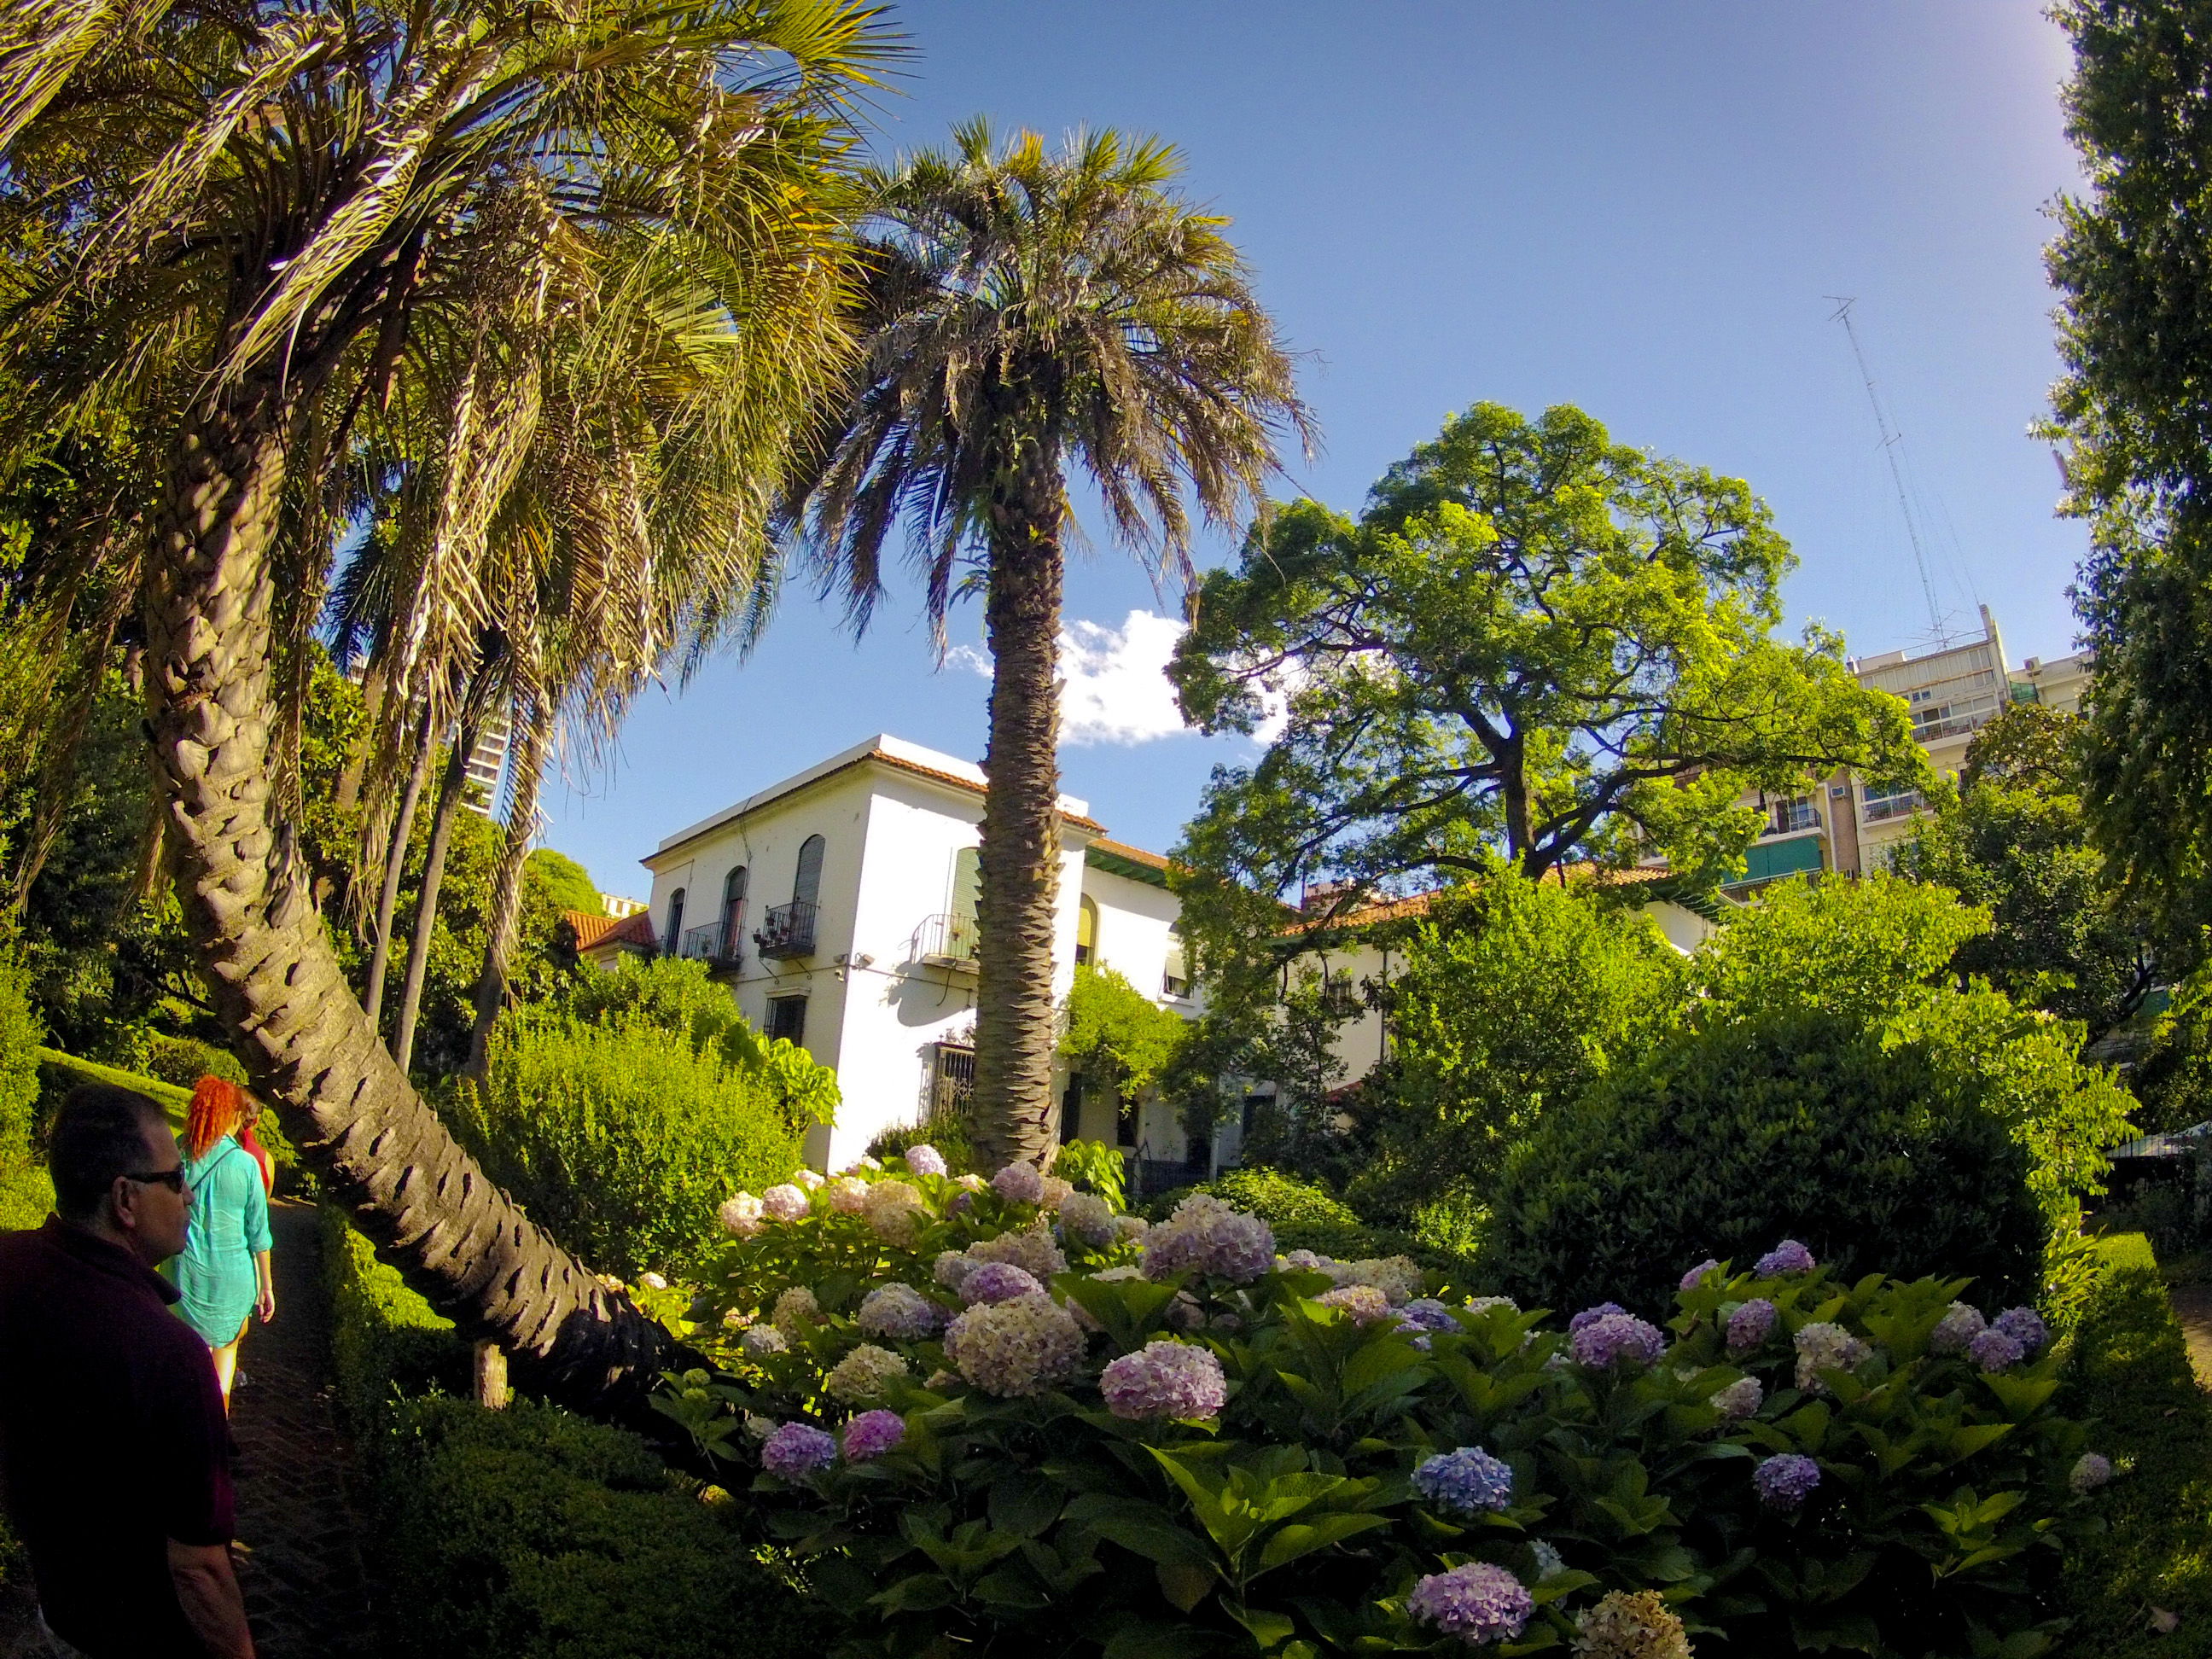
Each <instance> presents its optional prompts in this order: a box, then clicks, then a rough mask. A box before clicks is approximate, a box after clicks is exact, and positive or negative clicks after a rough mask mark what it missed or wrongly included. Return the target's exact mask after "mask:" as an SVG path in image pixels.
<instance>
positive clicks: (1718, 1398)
mask: <svg viewBox="0 0 2212 1659" xmlns="http://www.w3.org/2000/svg"><path fill="white" fill-rule="evenodd" d="M1765 1401H1766V1390H1765V1389H1762V1388H1761V1387H1759V1379H1758V1378H1757V1377H1755V1376H1739V1377H1738V1378H1736V1380H1735V1382H1733V1383H1729V1385H1728V1387H1726V1388H1725V1389H1722V1390H1721V1391H1720V1392H1719V1393H1718V1394H1716V1395H1714V1396H1713V1407H1714V1409H1715V1410H1717V1412H1719V1413H1720V1414H1721V1416H1722V1417H1723V1419H1725V1420H1727V1421H1729V1422H1731V1423H1734V1422H1740V1421H1741V1420H1742V1419H1745V1418H1747V1417H1750V1416H1753V1415H1755V1414H1756V1413H1757V1412H1758V1410H1759V1407H1760V1406H1762V1405H1764V1404H1765Z"/></svg>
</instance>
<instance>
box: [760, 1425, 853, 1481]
mask: <svg viewBox="0 0 2212 1659" xmlns="http://www.w3.org/2000/svg"><path fill="white" fill-rule="evenodd" d="M836 1461H837V1443H836V1441H835V1440H833V1439H832V1438H830V1437H829V1436H828V1435H826V1434H824V1433H823V1432H822V1431H821V1430H819V1429H817V1428H810V1427H809V1426H808V1425H805V1424H804V1423H784V1424H780V1425H777V1428H776V1431H775V1433H774V1434H771V1435H770V1436H769V1437H768V1440H767V1442H766V1443H765V1444H763V1446H762V1447H761V1467H762V1468H764V1469H766V1470H767V1471H768V1472H769V1474H774V1475H780V1476H781V1477H782V1478H783V1479H784V1480H805V1478H806V1477H807V1476H808V1475H810V1474H815V1473H817V1471H819V1470H822V1469H826V1468H829V1466H830V1465H831V1464H832V1463H834V1462H836Z"/></svg>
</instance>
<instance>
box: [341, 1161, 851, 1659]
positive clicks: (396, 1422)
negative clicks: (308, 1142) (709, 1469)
mask: <svg viewBox="0 0 2212 1659" xmlns="http://www.w3.org/2000/svg"><path fill="white" fill-rule="evenodd" d="M323 1228H324V1231H323V1241H324V1252H323V1271H324V1278H325V1284H326V1285H327V1287H328V1289H329V1291H330V1293H331V1361H332V1365H333V1369H334V1370H336V1372H337V1384H338V1387H337V1395H338V1403H339V1407H340V1409H341V1411H342V1412H343V1415H344V1417H345V1419H346V1421H347V1423H348V1425H349V1427H350V1428H351V1429H352V1430H353V1431H354V1432H355V1434H356V1436H357V1437H358V1438H359V1440H360V1442H361V1444H362V1450H363V1452H364V1454H365V1458H364V1461H365V1462H366V1463H367V1465H368V1474H369V1502H370V1504H371V1507H372V1509H373V1511H374V1513H373V1515H372V1516H371V1517H370V1518H371V1520H372V1523H373V1524H372V1526H371V1528H370V1530H369V1543H370V1549H371V1559H372V1561H373V1563H374V1565H375V1567H376V1568H377V1570H378V1571H379V1572H380V1574H381V1576H382V1577H384V1579H385V1581H386V1583H389V1584H390V1585H392V1586H393V1587H394V1589H395V1590H396V1591H397V1592H398V1593H397V1594H395V1595H392V1597H391V1600H390V1608H389V1613H388V1614H387V1615H386V1617H387V1620H388V1623H387V1627H386V1632H385V1638H384V1643H383V1645H382V1647H381V1649H380V1650H381V1651H383V1652H385V1653H387V1654H389V1655H392V1656H393V1659H802V1656H805V1659H812V1656H815V1655H818V1654H819V1653H820V1652H821V1651H822V1650H823V1646H824V1645H825V1643H824V1637H825V1634H826V1632H827V1630H828V1621H827V1620H825V1619H824V1618H823V1615H822V1613H820V1611H819V1609H818V1608H817V1607H814V1606H813V1605H812V1604H811V1603H809V1602H808V1601H805V1599H804V1598H803V1597H802V1596H801V1595H799V1594H798V1593H797V1592H796V1591H794V1590H793V1589H791V1588H789V1587H788V1586H787V1585H786V1584H784V1583H780V1582H779V1581H778V1580H777V1579H776V1577H775V1576H774V1575H773V1574H771V1573H770V1571H769V1570H768V1569H767V1568H766V1567H765V1566H763V1565H761V1563H760V1562H759V1561H758V1560H757V1559H755V1556H754V1555H753V1553H752V1551H751V1549H750V1547H749V1546H748V1545H747V1544H746V1543H745V1541H744V1539H743V1538H742V1537H740V1536H739V1535H738V1532H737V1530H736V1528H735V1527H734V1525H733V1524H732V1518H731V1517H730V1516H729V1513H728V1512H729V1510H731V1509H732V1507H733V1506H732V1505H731V1504H730V1503H729V1500H728V1499H727V1498H726V1495H725V1494H721V1493H720V1492H716V1491H715V1490H714V1489H713V1488H704V1489H702V1488H701V1487H699V1486H696V1484H694V1483H693V1482H691V1481H690V1480H685V1479H684V1478H683V1477H681V1476H679V1475H678V1474H674V1473H672V1472H671V1470H670V1469H669V1468H667V1466H666V1465H665V1464H664V1463H663V1462H661V1461H660V1459H659V1457H658V1456H656V1455H654V1453H653V1450H652V1449H650V1448H649V1447H648V1446H647V1443H645V1441H644V1440H642V1439H641V1438H640V1437H638V1436H636V1435H634V1434H629V1433H625V1432H623V1431H620V1430H617V1429H610V1428H606V1427H605V1426H603V1425H599V1424H597V1423H592V1422H591V1421H589V1420H587V1419H584V1418H580V1417H577V1416H575V1415H574V1414H572V1413H568V1412H565V1411H562V1410H560V1409H559V1408H557V1407H552V1406H547V1405H544V1404H541V1403H539V1402H538V1401H532V1400H529V1399H526V1398H523V1397H520V1396H518V1397H517V1398H516V1399H515V1400H514V1401H513V1403H512V1404H510V1405H509V1406H508V1407H507V1409H506V1410H505V1411H500V1412H490V1411H486V1410H484V1409H483V1407H480V1406H478V1405H477V1404H475V1403H474V1401H469V1400H465V1399H457V1398H452V1397H449V1396H445V1395H437V1394H432V1395H428V1397H422V1396H420V1395H415V1391H416V1390H420V1389H441V1388H452V1389H459V1388H462V1387H465V1384H466V1383H467V1380H468V1374H469V1349H468V1345H467V1344H466V1343H465V1341H463V1340H462V1339H461V1338H460V1337H459V1334H457V1333H456V1332H455V1330H454V1328H453V1323H452V1322H450V1321H448V1320H446V1319H443V1318H441V1317H440V1316H439V1315H438V1314H437V1313H436V1312H435V1310H433V1309H432V1308H431V1307H430V1304H428V1303H427V1302H425V1301H424V1300H423V1299H422V1297H419V1296H417V1295H416V1293H415V1292H414V1291H410V1290H409V1289H408V1288H407V1286H406V1285H405V1283H404V1281H403V1280H402V1279H400V1277H399V1275H398V1273H397V1272H395V1271H394V1270H393V1269H392V1268H391V1267H387V1266H386V1265H385V1264H384V1263H382V1262H380V1261H378V1260H377V1259H376V1255H375V1252H374V1250H373V1249H370V1247H369V1243H368V1240H367V1239H365V1238H363V1237H362V1236H361V1234H360V1233H359V1232H357V1231H355V1230H354V1228H353V1227H352V1225H350V1224H349V1222H348V1221H347V1220H346V1218H345V1216H344V1214H343V1212H341V1211H339V1210H338V1209H337V1208H336V1207H335V1206H329V1205H325V1206H324V1210H323ZM410 1395H414V1397H410ZM709 1500H712V1501H709Z"/></svg>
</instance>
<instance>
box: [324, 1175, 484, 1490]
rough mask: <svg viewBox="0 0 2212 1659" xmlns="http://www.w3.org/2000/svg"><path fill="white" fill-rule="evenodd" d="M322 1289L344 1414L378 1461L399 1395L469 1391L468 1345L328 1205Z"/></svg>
mask: <svg viewBox="0 0 2212 1659" xmlns="http://www.w3.org/2000/svg"><path fill="white" fill-rule="evenodd" d="M322 1224H323V1227H322V1240H323V1289H324V1291H325V1293H326V1294H327V1295H328V1297H329V1298H330V1304H331V1374H332V1376H333V1377H334V1378H335V1379H336V1381H337V1407H338V1413H339V1415H340V1417H341V1418H342V1419H343V1420H344V1423H345V1425H346V1427H347V1429H348V1430H349V1431H351V1432H352V1434H353V1435H354V1436H355V1437H356V1438H357V1439H358V1440H360V1441H361V1442H362V1444H363V1445H364V1446H365V1447H367V1448H368V1449H369V1450H370V1452H371V1455H372V1458H373V1457H374V1454H375V1451H376V1449H378V1447H379V1445H380V1436H381V1435H382V1433H383V1431H385V1429H386V1427H387V1426H388V1425H389V1421H390V1413H391V1412H392V1407H393V1405H394V1395H395V1391H398V1392H401V1393H408V1394H415V1393H420V1392H422V1390H424V1389H433V1388H443V1389H463V1388H465V1387H467V1385H468V1383H469V1376H470V1369H469V1359H470V1352H469V1345H468V1344H467V1343H466V1342H465V1341H463V1340H461V1338H460V1337H459V1335H457V1334H455V1333H454V1329H453V1321H452V1320H450V1319H447V1318H445V1317H444V1316H441V1314H439V1313H438V1312H437V1310H435V1309H434V1308H432V1307H431V1306H430V1304H428V1302H426V1301H424V1300H423V1299H422V1297H420V1296H418V1295H416V1293H415V1292H414V1291H411V1290H410V1289H408V1288H407V1284H406V1281H405V1280H404V1279H401V1278H400V1276H399V1273H398V1269H397V1268H394V1267H387V1266H386V1264H385V1263H383V1262H381V1261H378V1260H377V1259H376V1251H375V1249H374V1248H373V1247H372V1246H371V1245H370V1243H369V1242H368V1240H367V1239H366V1238H364V1237H362V1235H361V1234H360V1232H359V1231H356V1228H355V1227H354V1225H353V1224H352V1223H351V1222H349V1221H348V1220H347V1219H346V1215H345V1212H344V1211H343V1210H341V1209H340V1208H338V1207H337V1206H336V1205H335V1204H325V1205H324V1206H323V1208H322Z"/></svg>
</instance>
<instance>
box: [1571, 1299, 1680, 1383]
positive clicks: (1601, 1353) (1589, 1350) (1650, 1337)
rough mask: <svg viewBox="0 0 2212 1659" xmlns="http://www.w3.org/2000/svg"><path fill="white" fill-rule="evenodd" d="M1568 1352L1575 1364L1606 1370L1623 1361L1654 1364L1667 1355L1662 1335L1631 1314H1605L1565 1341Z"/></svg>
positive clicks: (1659, 1331)
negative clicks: (1664, 1354) (1630, 1360)
mask: <svg viewBox="0 0 2212 1659" xmlns="http://www.w3.org/2000/svg"><path fill="white" fill-rule="evenodd" d="M1567 1352H1569V1353H1571V1354H1572V1355H1573V1356H1574V1359H1575V1363H1576V1364H1577V1365H1587V1366H1589V1368H1590V1369H1591V1370H1609V1369H1611V1368H1612V1367H1613V1366H1615V1365H1618V1364H1620V1363H1621V1361H1623V1360H1624V1359H1632V1360H1634V1361H1635V1362H1636V1363H1637V1364H1640V1365H1656V1364H1658V1363H1659V1357H1660V1356H1661V1355H1662V1354H1663V1353H1665V1352H1667V1338H1666V1334H1665V1333H1663V1332H1662V1331H1661V1330H1660V1328H1658V1327H1657V1326H1656V1325H1652V1324H1648V1323H1646V1322H1644V1321H1643V1320H1641V1319H1638V1318H1637V1317H1636V1316H1634V1315H1632V1314H1625V1313H1614V1314H1607V1315H1605V1316H1603V1317H1602V1318H1600V1319H1595V1320H1593V1321H1591V1322H1589V1324H1587V1325H1584V1326H1583V1328H1581V1329H1580V1330H1578V1331H1577V1332H1576V1333H1575V1334H1573V1335H1572V1336H1571V1337H1569V1338H1568V1339H1567Z"/></svg>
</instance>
